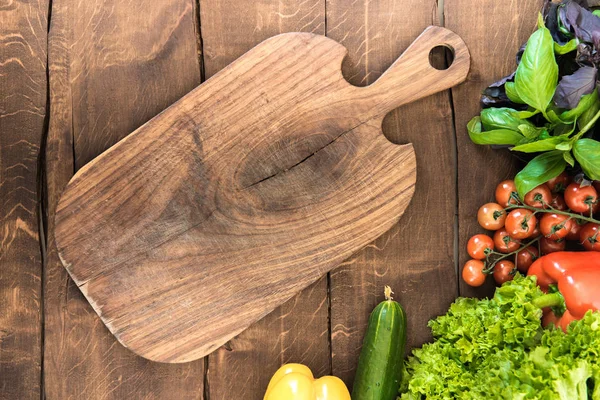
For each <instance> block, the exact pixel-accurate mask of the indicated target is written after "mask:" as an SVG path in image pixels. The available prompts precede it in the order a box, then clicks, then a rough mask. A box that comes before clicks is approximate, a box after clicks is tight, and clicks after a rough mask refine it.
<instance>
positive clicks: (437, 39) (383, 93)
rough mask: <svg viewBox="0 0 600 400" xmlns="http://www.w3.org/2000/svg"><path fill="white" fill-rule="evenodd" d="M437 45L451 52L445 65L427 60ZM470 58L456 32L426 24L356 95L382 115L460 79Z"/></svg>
mask: <svg viewBox="0 0 600 400" xmlns="http://www.w3.org/2000/svg"><path fill="white" fill-rule="evenodd" d="M437 46H445V47H447V48H449V49H450V50H451V51H452V52H453V54H454V61H453V62H452V64H451V65H450V66H449V67H448V68H447V69H444V70H439V69H436V68H434V67H433V66H432V65H431V63H430V59H429V57H430V56H429V55H430V52H431V50H432V49H433V48H435V47H437ZM470 60H471V57H470V55H469V50H468V49H467V45H466V44H465V42H464V41H463V40H462V39H461V38H460V37H459V36H458V35H457V34H456V33H454V32H452V31H451V30H449V29H446V28H442V27H439V26H430V27H428V28H427V29H425V30H424V31H423V33H422V34H421V35H420V36H419V37H418V38H417V39H415V41H414V42H413V43H412V44H411V45H410V46H409V47H408V49H406V51H405V52H404V53H403V54H402V55H401V56H400V57H399V58H398V59H397V60H396V61H395V62H394V64H392V66H391V67H390V68H388V69H387V70H386V71H385V72H384V73H383V74H382V75H381V77H380V78H379V79H378V80H377V81H375V82H374V83H373V84H371V85H369V86H367V87H365V88H362V89H364V90H365V91H366V92H367V93H366V96H360V97H361V98H362V99H363V101H365V102H368V103H367V104H366V105H367V107H370V108H371V110H370V112H372V113H374V115H382V114H383V115H385V114H387V113H388V112H390V111H391V110H393V109H395V108H398V107H400V106H401V105H403V104H407V103H411V102H413V101H416V100H419V99H421V98H423V97H427V96H429V95H432V94H434V93H437V92H441V91H443V90H446V89H449V88H451V87H453V86H455V85H457V84H459V83H461V82H463V81H464V80H465V79H466V77H467V74H468V72H469V67H470Z"/></svg>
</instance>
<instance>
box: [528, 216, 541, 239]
mask: <svg viewBox="0 0 600 400" xmlns="http://www.w3.org/2000/svg"><path fill="white" fill-rule="evenodd" d="M541 234H542V232H540V220H538V222H537V224H535V228H533V232H531V236H529V237H530V238H535V237H538V236H540V235H541Z"/></svg>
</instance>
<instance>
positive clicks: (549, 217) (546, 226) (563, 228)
mask: <svg viewBox="0 0 600 400" xmlns="http://www.w3.org/2000/svg"><path fill="white" fill-rule="evenodd" d="M574 223H575V221H573V220H572V219H569V217H568V216H566V215H562V214H554V213H552V214H544V215H543V216H542V218H541V220H540V231H541V232H542V235H544V236H545V237H547V238H548V239H552V240H558V239H562V238H564V237H566V236H567V235H568V234H569V232H570V231H571V225H573V224H574Z"/></svg>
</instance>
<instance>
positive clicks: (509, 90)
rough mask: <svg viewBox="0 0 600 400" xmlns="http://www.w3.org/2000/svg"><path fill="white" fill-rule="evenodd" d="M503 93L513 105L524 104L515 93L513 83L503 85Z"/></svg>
mask: <svg viewBox="0 0 600 400" xmlns="http://www.w3.org/2000/svg"><path fill="white" fill-rule="evenodd" d="M504 91H505V92H506V97H508V99H509V100H510V101H512V102H513V103H517V104H525V102H524V101H523V99H521V98H520V97H519V94H518V93H517V89H515V83H514V82H506V83H505V84H504Z"/></svg>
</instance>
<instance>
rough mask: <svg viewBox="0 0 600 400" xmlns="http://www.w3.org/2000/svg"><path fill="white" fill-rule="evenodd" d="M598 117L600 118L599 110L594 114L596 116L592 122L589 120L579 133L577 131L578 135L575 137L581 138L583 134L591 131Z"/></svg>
mask: <svg viewBox="0 0 600 400" xmlns="http://www.w3.org/2000/svg"><path fill="white" fill-rule="evenodd" d="M598 118H600V111H598V112H597V113H596V115H594V118H592V119H591V120H590V122H588V123H587V124H586V125H585V126H584V127H583V128H582V129H581V130H580V131H579V133H577V135H575V136H574V139H579V138H580V137H581V135H583V134H584V133H586V132H587V131H589V130H590V129H592V127H593V126H594V124H595V123H596V121H597V120H598Z"/></svg>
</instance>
